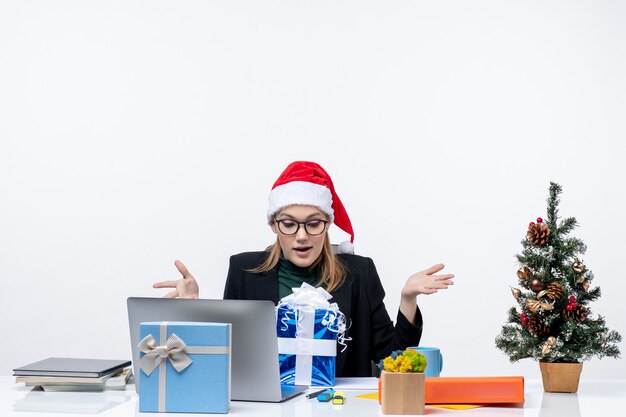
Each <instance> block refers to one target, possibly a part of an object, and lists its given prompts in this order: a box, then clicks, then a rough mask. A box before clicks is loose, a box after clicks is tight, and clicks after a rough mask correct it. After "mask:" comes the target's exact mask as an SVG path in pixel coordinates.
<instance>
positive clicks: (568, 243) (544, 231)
mask: <svg viewBox="0 0 626 417" xmlns="http://www.w3.org/2000/svg"><path fill="white" fill-rule="evenodd" d="M560 193H561V186H560V185H558V184H555V183H550V195H549V197H548V213H547V219H546V220H545V221H544V220H543V219H542V218H537V221H536V223H535V222H531V223H530V225H529V226H528V232H527V234H526V238H525V239H524V240H523V241H522V246H523V248H524V249H523V251H522V253H521V255H517V260H518V262H519V264H520V268H519V270H518V271H517V276H518V278H519V285H520V286H521V287H522V288H523V289H518V288H513V287H511V291H512V293H513V296H514V297H515V298H516V300H517V304H518V306H519V310H518V309H517V308H516V307H512V308H511V309H510V310H509V314H508V322H507V323H506V324H505V325H504V326H502V331H501V332H500V335H498V336H497V337H496V346H497V347H498V349H500V350H502V351H504V353H506V354H507V355H508V356H509V359H510V360H511V362H516V361H518V360H520V359H523V358H533V359H535V360H538V359H541V360H542V361H546V362H580V361H585V360H587V359H589V358H591V357H593V356H597V357H599V358H602V357H604V356H608V357H613V358H618V357H619V354H620V351H619V348H618V347H617V345H616V344H615V343H617V342H620V341H621V340H622V337H621V335H620V334H619V333H617V332H616V331H610V330H609V329H608V328H607V327H606V322H605V320H604V318H603V317H602V316H598V318H595V319H594V318H592V314H591V309H590V307H589V303H591V302H592V301H595V300H597V299H598V298H599V297H600V288H599V287H592V286H591V283H592V281H593V278H594V277H593V273H592V272H591V271H590V270H589V269H587V267H586V266H585V265H584V264H583V262H582V260H581V259H580V256H581V255H583V254H584V253H585V251H586V249H587V247H586V246H585V244H584V243H583V241H582V240H580V239H578V238H575V237H569V236H568V235H569V233H570V232H571V231H572V230H573V229H574V228H575V227H576V226H577V225H578V223H577V222H576V219H575V218H573V217H569V218H566V219H563V220H560V221H559V218H558V205H559V194H560Z"/></svg>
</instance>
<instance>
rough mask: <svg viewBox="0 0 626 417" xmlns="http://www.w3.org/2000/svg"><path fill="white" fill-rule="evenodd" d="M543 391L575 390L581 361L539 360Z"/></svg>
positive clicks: (581, 368) (580, 370) (581, 365)
mask: <svg viewBox="0 0 626 417" xmlns="http://www.w3.org/2000/svg"><path fill="white" fill-rule="evenodd" d="M539 369H541V379H542V380H543V390H544V391H545V392H577V391H578V381H579V380H580V373H581V372H582V370H583V364H582V363H553V362H543V361H540V362H539Z"/></svg>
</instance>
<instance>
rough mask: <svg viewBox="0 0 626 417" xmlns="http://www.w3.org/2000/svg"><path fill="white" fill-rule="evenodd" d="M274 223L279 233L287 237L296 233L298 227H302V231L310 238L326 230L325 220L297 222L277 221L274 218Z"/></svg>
mask: <svg viewBox="0 0 626 417" xmlns="http://www.w3.org/2000/svg"><path fill="white" fill-rule="evenodd" d="M274 221H275V222H276V224H277V225H278V230H280V233H282V234H283V235H287V236H292V235H295V234H296V233H298V230H300V225H303V226H304V231H305V232H306V233H307V234H308V235H310V236H319V235H321V234H322V233H324V230H326V224H327V223H328V221H327V220H317V219H316V220H308V221H306V222H297V221H295V220H291V219H282V220H278V219H277V218H276V217H274Z"/></svg>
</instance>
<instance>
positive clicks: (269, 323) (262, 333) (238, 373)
mask: <svg viewBox="0 0 626 417" xmlns="http://www.w3.org/2000/svg"><path fill="white" fill-rule="evenodd" d="M127 306H128V322H129V326H130V339H131V347H132V352H133V368H134V369H133V370H134V372H135V384H136V389H137V392H139V379H140V378H139V373H140V372H141V370H140V369H139V349H137V345H138V344H139V342H140V340H139V325H140V323H142V322H148V321H202V322H215V323H231V324H232V351H231V355H232V357H231V364H232V369H231V398H232V399H233V400H244V401H270V402H276V401H281V387H280V374H279V368H278V343H277V338H276V313H275V309H274V303H272V302H271V301H259V300H254V301H252V300H201V299H181V298H140V297H130V298H128V301H127Z"/></svg>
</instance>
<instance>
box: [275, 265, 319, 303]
mask: <svg viewBox="0 0 626 417" xmlns="http://www.w3.org/2000/svg"><path fill="white" fill-rule="evenodd" d="M318 281H319V278H318V277H317V275H315V274H314V272H313V271H311V270H310V269H309V268H301V267H299V266H297V265H295V264H293V263H292V262H291V261H289V260H287V259H286V258H284V257H283V256H282V255H281V257H280V262H279V263H278V299H279V300H280V299H282V298H283V297H286V296H288V295H289V294H291V293H292V292H293V291H292V290H291V289H292V288H300V287H301V286H302V283H303V282H306V283H307V284H310V285H312V286H314V287H315V285H316V284H317V283H318Z"/></svg>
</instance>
